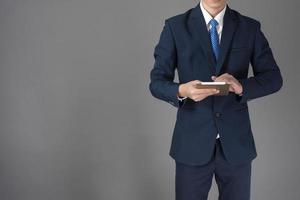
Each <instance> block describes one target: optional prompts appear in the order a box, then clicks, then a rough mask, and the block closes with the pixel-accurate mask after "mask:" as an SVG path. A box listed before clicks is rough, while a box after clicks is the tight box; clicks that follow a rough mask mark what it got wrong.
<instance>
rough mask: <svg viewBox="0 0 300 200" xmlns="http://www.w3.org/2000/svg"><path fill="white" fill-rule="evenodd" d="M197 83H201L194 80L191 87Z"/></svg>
mask: <svg viewBox="0 0 300 200" xmlns="http://www.w3.org/2000/svg"><path fill="white" fill-rule="evenodd" d="M199 83H201V81H199V80H194V81H193V85H196V84H199Z"/></svg>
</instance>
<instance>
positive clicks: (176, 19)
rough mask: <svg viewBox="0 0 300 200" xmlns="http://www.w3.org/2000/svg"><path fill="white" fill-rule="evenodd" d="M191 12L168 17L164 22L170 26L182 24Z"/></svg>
mask: <svg viewBox="0 0 300 200" xmlns="http://www.w3.org/2000/svg"><path fill="white" fill-rule="evenodd" d="M191 11H192V8H191V9H189V10H187V11H185V12H183V13H180V14H177V15H174V16H171V17H168V18H167V19H166V20H165V21H166V22H168V23H170V24H178V23H180V22H184V21H185V20H186V19H187V17H188V16H189V15H190V13H191Z"/></svg>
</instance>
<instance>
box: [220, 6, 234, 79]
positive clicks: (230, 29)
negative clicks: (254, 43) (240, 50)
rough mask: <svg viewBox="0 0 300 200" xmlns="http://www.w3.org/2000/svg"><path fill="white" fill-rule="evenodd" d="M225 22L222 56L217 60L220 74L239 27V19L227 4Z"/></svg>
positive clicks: (221, 48)
mask: <svg viewBox="0 0 300 200" xmlns="http://www.w3.org/2000/svg"><path fill="white" fill-rule="evenodd" d="M223 20H224V22H223V24H224V25H223V30H222V37H221V44H220V56H219V59H218V60H217V65H216V75H217V76H218V75H219V73H220V71H221V68H222V65H223V63H224V60H225V58H226V56H227V53H228V50H229V48H230V45H231V41H232V38H233V35H234V32H235V30H236V27H237V19H236V17H235V15H234V13H233V12H232V10H231V9H230V8H229V7H228V6H227V8H226V12H225V15H224V19H223Z"/></svg>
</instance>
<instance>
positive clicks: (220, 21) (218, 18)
mask: <svg viewBox="0 0 300 200" xmlns="http://www.w3.org/2000/svg"><path fill="white" fill-rule="evenodd" d="M226 7H227V6H226V5H225V7H224V8H223V10H221V12H219V13H218V14H217V15H216V16H215V17H214V19H215V20H216V21H217V22H218V25H217V27H216V28H217V31H218V35H219V43H220V42H221V36H222V30H223V19H224V14H225V11H226ZM200 8H201V11H202V14H203V16H204V20H205V23H206V27H207V31H209V30H210V28H211V25H210V24H209V22H210V20H211V19H213V17H212V16H211V15H210V14H209V13H208V12H207V10H205V8H204V7H203V5H202V0H201V1H200ZM186 98H187V97H182V98H181V97H178V100H179V101H183V100H184V99H186ZM219 137H220V135H219V134H218V135H217V138H219Z"/></svg>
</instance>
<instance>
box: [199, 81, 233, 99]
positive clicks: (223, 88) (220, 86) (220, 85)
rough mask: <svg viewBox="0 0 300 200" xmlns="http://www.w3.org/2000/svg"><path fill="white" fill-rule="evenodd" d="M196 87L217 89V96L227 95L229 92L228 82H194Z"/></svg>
mask: <svg viewBox="0 0 300 200" xmlns="http://www.w3.org/2000/svg"><path fill="white" fill-rule="evenodd" d="M196 88H198V89H217V90H219V91H220V92H219V93H218V94H215V95H218V96H224V95H228V92H229V84H227V83H226V82H217V81H216V82H201V83H199V84H196Z"/></svg>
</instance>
